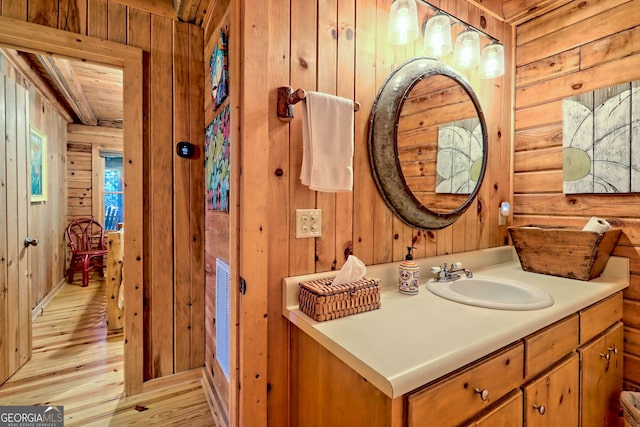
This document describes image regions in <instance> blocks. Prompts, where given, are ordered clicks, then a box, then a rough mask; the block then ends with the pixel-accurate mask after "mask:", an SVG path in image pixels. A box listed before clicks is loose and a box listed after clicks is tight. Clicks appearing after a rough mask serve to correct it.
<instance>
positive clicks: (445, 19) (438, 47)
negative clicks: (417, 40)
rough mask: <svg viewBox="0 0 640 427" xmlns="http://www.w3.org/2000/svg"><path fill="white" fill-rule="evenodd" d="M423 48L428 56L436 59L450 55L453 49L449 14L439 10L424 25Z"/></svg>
mask: <svg viewBox="0 0 640 427" xmlns="http://www.w3.org/2000/svg"><path fill="white" fill-rule="evenodd" d="M422 48H423V51H424V54H425V55H426V56H428V57H431V58H436V59H440V58H442V57H443V56H445V55H448V54H449V53H450V52H451V51H452V50H453V46H452V43H451V19H450V18H449V15H447V14H446V13H443V12H442V11H441V10H438V11H437V12H436V14H435V15H433V16H432V17H431V18H429V20H428V21H427V25H426V26H425V27H424V43H423V45H422Z"/></svg>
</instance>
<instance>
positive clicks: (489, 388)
mask: <svg viewBox="0 0 640 427" xmlns="http://www.w3.org/2000/svg"><path fill="white" fill-rule="evenodd" d="M523 372H524V344H522V342H519V343H517V344H514V345H512V346H511V347H509V348H507V349H505V350H503V351H501V352H499V353H497V354H495V355H492V356H490V357H488V358H487V359H484V360H482V361H480V362H478V363H476V364H473V365H471V366H470V367H469V368H467V369H465V370H463V371H461V372H459V373H457V374H454V375H452V376H451V377H450V378H446V379H444V380H442V381H439V382H437V383H435V384H434V385H432V386H429V387H427V388H425V389H423V390H418V391H416V392H413V393H410V394H408V395H407V418H408V426H409V427H412V426H413V427H417V426H423V425H425V423H426V422H427V421H428V424H429V425H434V426H439V427H446V426H455V425H459V424H460V423H462V422H463V421H465V420H467V419H468V418H470V417H472V416H473V415H474V414H477V413H478V412H480V411H481V410H483V409H485V408H486V407H488V406H489V405H491V404H492V403H494V402H496V401H497V400H498V399H500V398H501V397H502V396H504V395H506V394H507V393H508V392H510V391H511V390H514V389H515V388H517V387H518V386H519V385H520V384H521V383H522V380H523ZM482 397H484V398H485V400H482Z"/></svg>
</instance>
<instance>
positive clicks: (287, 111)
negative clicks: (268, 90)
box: [276, 86, 360, 122]
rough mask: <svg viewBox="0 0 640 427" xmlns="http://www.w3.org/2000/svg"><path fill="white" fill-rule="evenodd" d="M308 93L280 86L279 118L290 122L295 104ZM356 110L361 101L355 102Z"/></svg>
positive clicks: (354, 107)
mask: <svg viewBox="0 0 640 427" xmlns="http://www.w3.org/2000/svg"><path fill="white" fill-rule="evenodd" d="M306 96H307V93H306V92H305V91H304V89H302V88H299V89H296V90H293V88H292V87H291V86H281V87H279V88H278V105H277V107H276V110H277V114H278V118H279V119H280V120H281V121H283V122H290V121H291V120H293V118H294V108H293V106H294V105H295V104H297V103H298V102H300V101H302V100H303V99H305V97H306ZM353 109H354V111H358V110H359V109H360V103H359V102H354V103H353Z"/></svg>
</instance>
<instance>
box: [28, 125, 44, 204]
mask: <svg viewBox="0 0 640 427" xmlns="http://www.w3.org/2000/svg"><path fill="white" fill-rule="evenodd" d="M29 175H30V182H31V190H30V201H31V202H44V201H46V200H47V136H46V135H45V134H44V133H42V132H40V131H39V130H38V129H36V128H35V127H33V126H31V128H30V129H29Z"/></svg>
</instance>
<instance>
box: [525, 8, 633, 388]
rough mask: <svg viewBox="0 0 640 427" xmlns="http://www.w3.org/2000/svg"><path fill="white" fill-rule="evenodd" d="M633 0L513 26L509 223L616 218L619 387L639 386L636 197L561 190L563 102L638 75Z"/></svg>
mask: <svg viewBox="0 0 640 427" xmlns="http://www.w3.org/2000/svg"><path fill="white" fill-rule="evenodd" d="M638 10H640V1H638V0H631V1H629V0H603V1H597V2H591V1H586V2H585V1H582V0H575V1H571V2H568V3H566V4H565V5H563V6H561V7H559V8H556V9H554V10H552V11H549V12H547V13H545V14H543V15H541V16H539V17H537V18H535V19H533V20H530V21H527V22H524V23H522V24H520V25H518V26H517V28H516V80H515V81H516V85H515V108H516V111H515V163H514V168H515V173H514V187H513V190H514V219H513V221H514V224H515V225H523V224H530V223H539V224H554V225H573V226H578V227H581V226H583V225H584V224H585V223H586V221H587V220H588V218H589V217H591V216H600V217H605V218H619V219H620V220H621V222H622V224H623V235H622V237H621V239H620V241H619V243H618V246H617V247H616V249H615V250H614V255H619V256H624V257H629V259H630V270H631V287H630V288H629V289H627V290H626V291H625V305H624V322H625V325H626V327H625V358H624V364H625V367H624V378H625V387H626V388H632V389H637V388H639V387H640V218H639V216H638V211H639V209H640V198H638V195H637V194H619V195H576V194H572V195H564V194H563V193H562V102H561V100H562V99H563V98H565V97H569V96H572V95H575V94H579V93H582V92H588V91H592V90H594V89H598V88H604V87H608V86H611V85H615V84H617V83H623V82H630V81H634V80H638V79H640V51H638V46H639V45H640V38H639V37H640V36H639V35H640V25H639V24H640V20H639V19H638V17H639V15H638Z"/></svg>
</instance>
